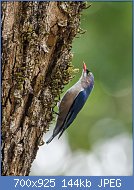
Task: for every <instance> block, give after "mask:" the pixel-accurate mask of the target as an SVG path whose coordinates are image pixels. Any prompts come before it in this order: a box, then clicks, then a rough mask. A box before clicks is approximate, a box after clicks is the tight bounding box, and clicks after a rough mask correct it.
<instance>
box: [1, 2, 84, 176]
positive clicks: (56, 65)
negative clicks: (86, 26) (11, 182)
mask: <svg viewBox="0 0 134 190" xmlns="http://www.w3.org/2000/svg"><path fill="white" fill-rule="evenodd" d="M84 8H86V3H85V2H34V1H29V2H19V1H18V2H2V175H28V174H29V172H30V167H31V163H32V162H33V160H34V159H35V157H36V153H37V150H38V147H39V145H40V144H42V137H43V134H44V132H47V131H48V130H49V124H50V122H51V121H52V120H53V111H52V110H53V108H54V107H55V105H56V104H57V101H58V98H59V95H60V93H61V92H62V90H63V88H64V85H65V84H67V83H68V82H69V81H70V80H71V78H72V71H73V68H72V65H71V60H72V53H71V47H72V41H73V39H74V37H75V36H76V34H77V33H78V31H79V25H80V15H81V11H82V10H83V9H84Z"/></svg>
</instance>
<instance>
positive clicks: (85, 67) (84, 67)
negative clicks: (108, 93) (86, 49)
mask: <svg viewBox="0 0 134 190" xmlns="http://www.w3.org/2000/svg"><path fill="white" fill-rule="evenodd" d="M83 70H84V73H85V72H86V70H87V66H86V63H84V62H83Z"/></svg>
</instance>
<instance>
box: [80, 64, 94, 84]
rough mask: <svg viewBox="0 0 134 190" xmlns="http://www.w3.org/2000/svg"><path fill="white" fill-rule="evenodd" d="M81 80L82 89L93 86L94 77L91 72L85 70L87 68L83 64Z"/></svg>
mask: <svg viewBox="0 0 134 190" xmlns="http://www.w3.org/2000/svg"><path fill="white" fill-rule="evenodd" d="M81 80H82V83H83V85H84V87H86V86H89V85H91V84H92V85H93V84H94V76H93V74H92V73H91V71H89V70H88V69H87V66H86V64H85V63H84V62H83V71H82V77H81Z"/></svg>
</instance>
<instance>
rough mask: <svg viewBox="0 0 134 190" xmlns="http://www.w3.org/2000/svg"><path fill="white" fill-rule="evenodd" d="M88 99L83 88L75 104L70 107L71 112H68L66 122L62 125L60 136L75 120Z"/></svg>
mask: <svg viewBox="0 0 134 190" xmlns="http://www.w3.org/2000/svg"><path fill="white" fill-rule="evenodd" d="M86 99H87V96H86V92H85V91H84V90H82V91H81V92H80V93H79V94H78V95H77V97H76V98H75V100H74V102H73V104H72V105H71V107H70V110H69V112H68V114H67V116H66V118H65V120H64V124H63V125H62V126H63V127H62V130H61V133H60V135H59V138H60V136H61V135H62V133H63V132H64V130H65V129H67V128H68V127H69V125H70V124H71V123H72V122H73V121H74V119H75V118H76V116H77V114H78V113H79V111H80V110H81V109H82V107H83V106H84V104H85V101H86Z"/></svg>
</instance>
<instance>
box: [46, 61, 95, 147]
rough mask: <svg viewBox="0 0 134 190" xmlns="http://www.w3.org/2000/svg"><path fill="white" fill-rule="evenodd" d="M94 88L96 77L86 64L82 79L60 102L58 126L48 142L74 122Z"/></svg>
mask: <svg viewBox="0 0 134 190" xmlns="http://www.w3.org/2000/svg"><path fill="white" fill-rule="evenodd" d="M93 86H94V76H93V74H92V73H91V72H90V71H89V70H88V69H87V67H86V64H85V63H83V71H82V75H81V77H80V79H79V80H78V82H77V83H76V84H74V85H73V86H72V87H71V88H70V89H69V90H67V92H66V93H65V95H64V96H63V98H62V100H61V101H60V103H59V105H58V107H59V113H58V117H57V122H56V126H55V128H54V130H53V134H52V136H51V137H50V139H49V140H48V141H47V142H46V143H47V144H48V143H50V142H51V141H52V140H53V138H54V137H55V136H57V135H58V134H59V137H58V138H60V137H61V135H62V134H63V132H64V131H65V130H66V129H67V128H68V127H69V126H70V124H71V123H72V122H73V121H74V119H75V118H76V116H77V114H78V113H79V111H80V110H81V109H82V107H83V106H84V104H85V102H86V100H87V98H88V96H89V94H90V92H91V91H92V89H93Z"/></svg>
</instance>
